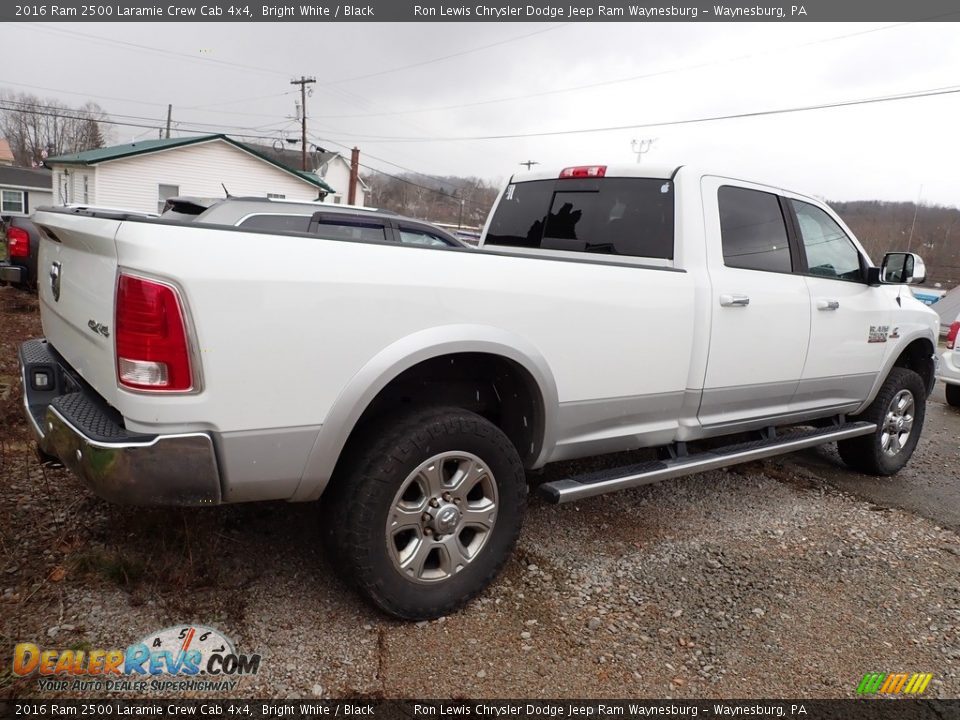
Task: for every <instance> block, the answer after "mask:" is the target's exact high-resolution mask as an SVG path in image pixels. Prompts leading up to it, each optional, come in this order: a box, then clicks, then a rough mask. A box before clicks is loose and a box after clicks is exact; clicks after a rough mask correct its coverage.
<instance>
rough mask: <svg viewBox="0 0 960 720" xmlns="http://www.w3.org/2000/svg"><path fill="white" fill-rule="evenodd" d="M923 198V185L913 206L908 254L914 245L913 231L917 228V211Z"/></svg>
mask: <svg viewBox="0 0 960 720" xmlns="http://www.w3.org/2000/svg"><path fill="white" fill-rule="evenodd" d="M922 197H923V183H921V184H920V190H919V191H918V192H917V201H916V202H915V203H914V204H913V222H912V223H910V237H908V238H907V252H910V245H911V244H912V243H913V229H914V228H915V227H916V226H917V211H918V210H919V209H920V198H922Z"/></svg>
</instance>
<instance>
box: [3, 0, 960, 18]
mask: <svg viewBox="0 0 960 720" xmlns="http://www.w3.org/2000/svg"><path fill="white" fill-rule="evenodd" d="M958 19H960V8H958V7H957V3H956V2H955V0H912V1H911V2H903V0H846V1H843V0H791V2H787V3H781V2H765V1H764V0H760V1H759V2H745V1H744V0H714V1H713V2H696V1H688V0H677V1H676V2H663V1H662V0H603V2H600V1H598V0H572V1H557V2H547V1H546V0H525V1H522V2H517V1H515V0H513V1H511V0H492V1H491V2H476V0H415V1H414V2H411V1H410V0H356V1H355V2H340V0H329V1H327V0H303V1H302V2H293V1H292V0H287V1H286V2H272V1H271V2H247V1H246V0H230V1H227V0H153V1H151V0H121V1H120V2H98V1H96V0H54V1H51V0H34V2H26V1H25V2H4V3H2V4H0V20H2V21H5V22H17V21H22V22H37V21H41V22H276V23H283V22H544V21H547V22H571V21H572V22H834V21H839V22H851V21H856V22H924V21H925V22H933V21H951V20H953V21H955V20H958Z"/></svg>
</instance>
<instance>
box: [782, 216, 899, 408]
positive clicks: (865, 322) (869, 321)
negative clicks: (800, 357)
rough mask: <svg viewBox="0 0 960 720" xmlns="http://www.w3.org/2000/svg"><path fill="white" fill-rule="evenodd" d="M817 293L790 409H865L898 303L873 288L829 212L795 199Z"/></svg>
mask: <svg viewBox="0 0 960 720" xmlns="http://www.w3.org/2000/svg"><path fill="white" fill-rule="evenodd" d="M786 202H787V203H788V208H789V210H790V212H791V214H792V215H793V217H794V220H795V226H794V227H795V228H796V231H797V234H798V235H799V237H800V240H801V245H802V250H803V257H802V258H801V260H802V263H803V264H804V265H805V268H804V273H805V275H806V283H807V287H808V289H809V291H810V315H811V323H810V350H809V351H808V352H807V362H806V364H805V365H804V368H803V374H802V376H801V380H800V386H799V387H798V388H797V396H796V398H795V399H794V401H793V403H792V404H791V410H797V411H801V410H808V409H814V408H827V407H835V408H837V409H838V412H839V411H840V410H841V409H843V408H847V407H849V408H850V409H852V408H854V407H856V406H858V405H860V404H861V403H862V401H863V400H864V399H866V397H867V395H868V394H869V392H870V388H871V387H872V386H873V382H874V380H875V378H876V376H877V373H878V372H879V371H880V368H881V366H882V364H883V357H884V353H885V350H886V347H887V344H886V343H887V339H888V337H889V336H890V335H891V334H895V333H896V328H894V327H893V326H892V325H891V321H892V319H893V310H894V307H893V305H892V300H891V298H890V296H889V295H888V294H886V293H885V292H883V290H882V289H881V288H876V287H870V286H869V285H867V284H866V265H867V263H866V260H865V258H863V257H862V256H861V253H860V251H859V250H858V249H857V247H856V245H855V244H854V243H853V241H852V240H851V239H850V237H849V236H848V235H847V233H846V232H845V231H844V229H843V228H842V227H841V226H840V224H839V223H838V222H837V221H836V220H835V219H834V218H833V217H831V216H830V214H829V213H827V212H826V211H825V210H824V209H822V208H820V207H817V206H816V205H813V204H811V203H808V202H803V201H801V200H796V199H788V200H787V201H786Z"/></svg>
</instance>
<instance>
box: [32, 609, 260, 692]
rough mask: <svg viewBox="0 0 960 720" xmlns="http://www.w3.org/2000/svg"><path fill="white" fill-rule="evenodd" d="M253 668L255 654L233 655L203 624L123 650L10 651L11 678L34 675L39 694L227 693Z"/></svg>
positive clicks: (257, 666)
mask: <svg viewBox="0 0 960 720" xmlns="http://www.w3.org/2000/svg"><path fill="white" fill-rule="evenodd" d="M259 670H260V655H258V654H249V655H247V654H240V653H238V652H237V651H236V649H235V647H234V644H233V641H232V640H230V639H229V638H227V637H226V636H225V635H224V634H223V633H221V632H220V631H219V630H216V629H214V628H211V627H206V626H204V625H176V626H174V627H168V628H164V629H163V630H160V631H159V632H155V633H151V634H149V635H147V636H146V637H144V638H142V639H141V640H140V641H139V642H136V643H134V644H133V645H130V646H129V647H127V648H126V649H125V650H121V649H109V650H107V649H90V650H82V649H75V648H74V649H60V650H50V649H41V648H40V647H39V646H38V645H36V644H34V643H20V644H18V645H17V646H16V647H15V648H14V650H13V674H14V675H18V676H21V677H23V676H28V675H32V674H36V675H37V676H38V680H37V682H38V685H39V689H41V690H56V691H62V690H80V691H84V690H86V691H96V692H125V691H133V692H143V691H145V690H173V691H186V690H210V691H229V690H233V689H235V688H236V687H237V685H238V684H239V678H241V677H243V676H245V675H256V674H257V672H259Z"/></svg>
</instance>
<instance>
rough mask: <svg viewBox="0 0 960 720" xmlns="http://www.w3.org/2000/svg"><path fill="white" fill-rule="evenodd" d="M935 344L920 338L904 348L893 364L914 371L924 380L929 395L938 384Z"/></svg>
mask: <svg viewBox="0 0 960 720" xmlns="http://www.w3.org/2000/svg"><path fill="white" fill-rule="evenodd" d="M933 352H934V349H933V343H931V342H930V341H929V340H927V339H926V338H919V339H917V340H914V341H913V342H912V343H910V344H909V345H907V347H906V348H904V350H903V352H902V353H900V356H899V357H898V358H897V359H896V361H895V362H894V363H893V366H894V367H902V368H907V369H908V370H913V371H914V372H915V373H917V375H919V376H920V377H921V378H923V384H924V387H926V389H927V395H929V394H930V392H931V391H932V390H933V384H934V383H935V382H936V375H935V366H934V361H933Z"/></svg>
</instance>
